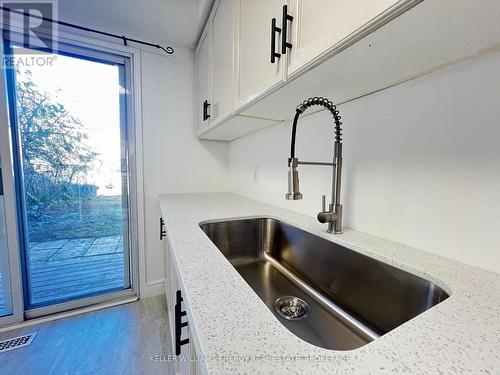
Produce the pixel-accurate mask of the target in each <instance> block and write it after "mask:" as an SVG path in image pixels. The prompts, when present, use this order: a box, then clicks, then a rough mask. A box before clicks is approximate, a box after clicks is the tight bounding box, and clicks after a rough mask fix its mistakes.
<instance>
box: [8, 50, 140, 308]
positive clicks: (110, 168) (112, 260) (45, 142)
mask: <svg viewBox="0 0 500 375" xmlns="http://www.w3.org/2000/svg"><path fill="white" fill-rule="evenodd" d="M13 51H14V55H15V56H24V55H26V54H30V53H33V52H34V51H30V50H26V49H22V48H14V49H13ZM36 54H37V56H40V52H36ZM40 61H41V60H40ZM123 75H124V66H123V65H121V64H116V63H111V62H110V63H105V62H101V61H95V60H90V59H88V58H81V57H79V56H74V55H71V56H67V55H57V57H56V58H55V59H54V61H53V62H52V63H51V64H48V65H47V64H43V65H39V66H38V65H36V64H35V65H29V66H28V65H18V66H16V69H15V95H16V100H15V101H16V111H17V128H18V132H17V134H18V138H19V139H18V144H19V149H20V150H19V152H20V154H21V155H20V161H21V167H20V168H19V169H20V171H19V176H18V178H20V179H21V180H22V190H23V192H22V196H23V198H24V199H23V202H22V204H21V206H22V211H23V214H24V218H25V236H24V238H25V244H24V248H25V250H24V251H25V254H24V256H25V281H26V284H27V291H26V292H27V293H26V296H27V298H26V299H27V304H28V306H29V307H36V306H43V305H48V304H54V303H59V302H63V301H68V300H73V299H78V298H81V297H88V296H92V295H96V294H102V293H105V292H110V291H117V290H121V289H126V288H129V287H130V281H129V280H130V272H129V262H128V259H129V252H128V246H127V244H128V242H129V241H128V223H129V217H128V205H127V202H128V188H127V180H128V178H127V172H126V171H127V165H126V164H127V161H126V160H127V159H126V152H125V148H126V146H127V139H126V131H125V128H126V127H125V124H124V118H123V115H122V114H123V113H124V112H125V111H124V108H123V105H124V101H123V100H122V98H121V97H120V96H121V95H123V92H125V88H124V87H122V85H123V82H124V79H123Z"/></svg>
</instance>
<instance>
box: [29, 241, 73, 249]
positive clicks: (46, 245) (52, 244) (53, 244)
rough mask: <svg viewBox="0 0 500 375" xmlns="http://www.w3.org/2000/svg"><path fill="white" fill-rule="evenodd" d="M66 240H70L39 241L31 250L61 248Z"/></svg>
mask: <svg viewBox="0 0 500 375" xmlns="http://www.w3.org/2000/svg"><path fill="white" fill-rule="evenodd" d="M66 242H68V240H55V241H46V242H39V243H37V244H36V245H35V246H33V247H32V248H31V251H38V250H47V249H59V248H60V247H63V246H64V244H65V243H66Z"/></svg>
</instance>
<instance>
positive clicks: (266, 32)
mask: <svg viewBox="0 0 500 375" xmlns="http://www.w3.org/2000/svg"><path fill="white" fill-rule="evenodd" d="M235 3H236V6H237V9H236V15H237V17H236V25H237V27H236V35H237V38H238V39H237V48H238V49H237V67H236V68H237V85H236V88H237V90H236V92H237V95H236V106H237V107H239V106H242V105H245V104H246V103H248V102H249V101H251V100H252V99H254V98H255V97H257V96H259V95H260V94H262V93H264V92H266V91H267V90H269V89H271V88H273V87H274V86H276V85H277V84H280V83H281V82H283V80H284V78H285V72H284V67H285V64H284V62H283V60H284V59H283V57H280V56H281V53H280V52H281V51H280V49H281V47H280V46H281V43H280V41H281V34H280V32H279V30H278V29H280V28H281V14H282V7H283V5H284V1H283V0H237V1H235ZM273 18H274V19H275V23H276V28H275V29H274V30H272V29H271V23H272V22H273V21H272V20H273ZM273 40H274V43H273ZM272 47H274V58H273V57H272V51H271V48H272ZM271 59H273V61H274V62H272V61H271Z"/></svg>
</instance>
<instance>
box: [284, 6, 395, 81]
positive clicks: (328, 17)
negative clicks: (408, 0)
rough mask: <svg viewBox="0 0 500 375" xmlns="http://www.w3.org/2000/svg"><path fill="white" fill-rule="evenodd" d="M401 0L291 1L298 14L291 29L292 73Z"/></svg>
mask: <svg viewBox="0 0 500 375" xmlns="http://www.w3.org/2000/svg"><path fill="white" fill-rule="evenodd" d="M396 3H398V0H368V1H367V0H314V1H310V0H289V13H290V14H291V15H292V16H293V17H294V19H293V21H292V22H291V24H290V26H289V29H290V32H291V34H290V32H289V37H288V39H289V41H290V36H291V38H292V39H291V42H292V44H293V47H292V49H291V51H290V53H288V55H289V56H288V74H289V75H290V74H292V73H293V72H295V71H297V70H298V69H300V68H302V67H303V66H304V65H306V64H307V63H309V62H311V61H312V60H314V59H315V58H316V57H318V56H319V55H321V54H322V53H323V52H326V51H327V50H329V49H330V48H331V47H333V46H335V45H336V44H337V43H339V42H340V41H341V40H342V39H344V38H345V37H347V36H348V35H349V34H351V33H353V32H355V31H356V30H358V29H359V28H360V27H362V26H364V25H365V24H367V23H368V22H369V21H371V20H373V19H374V18H376V17H377V16H378V15H380V14H381V13H383V12H384V11H385V10H387V9H389V8H390V7H391V6H392V5H394V4H396Z"/></svg>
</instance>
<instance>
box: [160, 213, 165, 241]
mask: <svg viewBox="0 0 500 375" xmlns="http://www.w3.org/2000/svg"><path fill="white" fill-rule="evenodd" d="M166 235H167V231H166V230H165V221H164V220H163V218H161V217H160V241H161V240H163V237H165V236H166Z"/></svg>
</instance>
